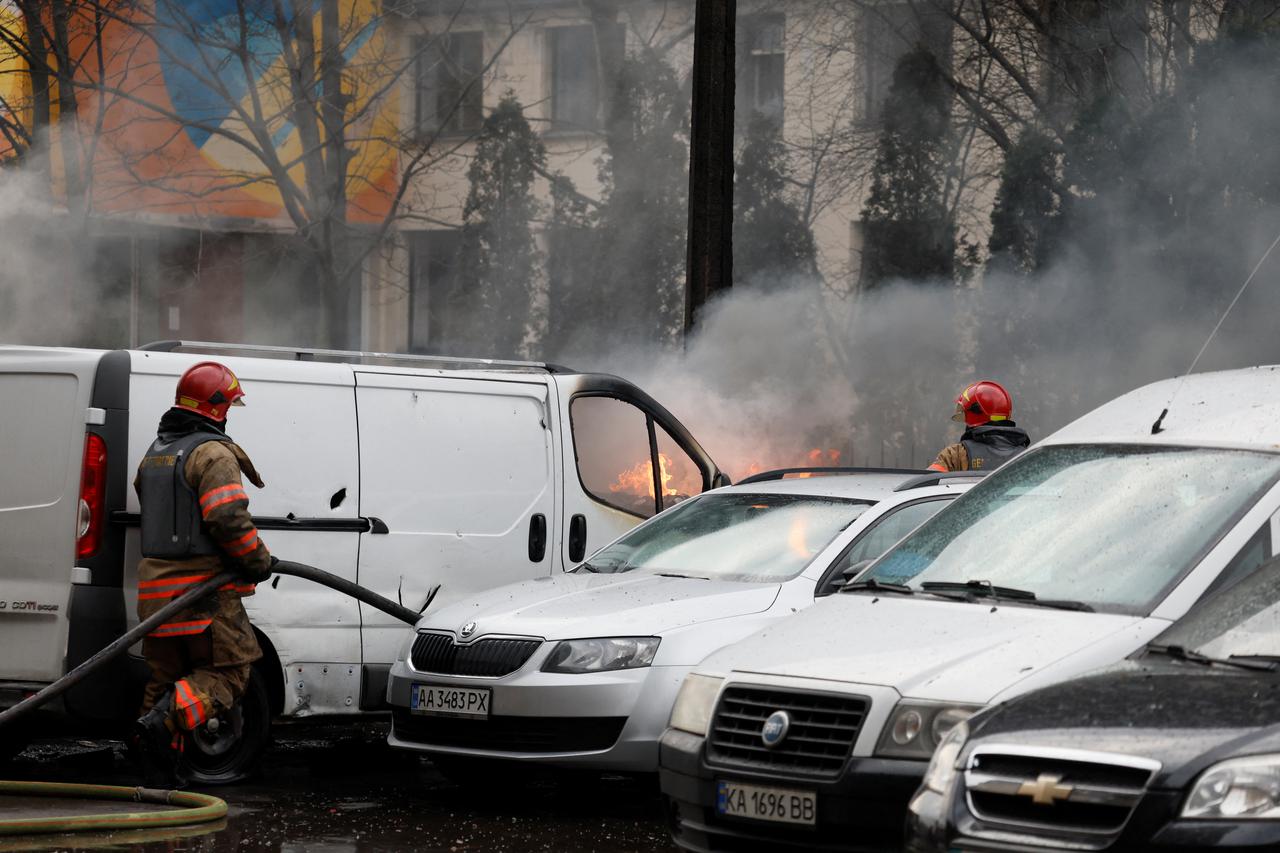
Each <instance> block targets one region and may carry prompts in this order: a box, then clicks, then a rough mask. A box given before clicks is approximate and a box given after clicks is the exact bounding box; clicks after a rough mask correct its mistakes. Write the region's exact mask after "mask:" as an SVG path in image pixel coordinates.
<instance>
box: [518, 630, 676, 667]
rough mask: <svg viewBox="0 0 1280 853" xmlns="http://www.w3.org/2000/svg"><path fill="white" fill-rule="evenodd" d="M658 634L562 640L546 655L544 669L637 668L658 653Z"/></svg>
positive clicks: (644, 664) (646, 664) (649, 661)
mask: <svg viewBox="0 0 1280 853" xmlns="http://www.w3.org/2000/svg"><path fill="white" fill-rule="evenodd" d="M659 642H660V640H659V638H657V637H598V638H594V639H589V640H564V641H563V642H560V643H557V644H556V647H555V648H554V649H552V650H551V654H549V655H547V662H546V663H544V664H543V665H542V671H543V672H568V673H583V672H610V671H612V670H616V669H637V668H639V667H642V666H648V665H649V664H651V663H653V656H654V655H656V654H657V653H658V643H659Z"/></svg>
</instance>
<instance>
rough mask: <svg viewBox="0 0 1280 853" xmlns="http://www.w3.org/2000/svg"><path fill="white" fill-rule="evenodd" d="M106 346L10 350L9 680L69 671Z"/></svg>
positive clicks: (5, 535)
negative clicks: (72, 607) (96, 390)
mask: <svg viewBox="0 0 1280 853" xmlns="http://www.w3.org/2000/svg"><path fill="white" fill-rule="evenodd" d="M101 357H102V353H101V352H93V351H89V350H59V349H19V348H0V397H2V398H3V399H4V400H6V401H7V402H6V404H5V405H3V406H0V440H3V442H4V447H5V449H6V450H5V454H4V466H5V470H4V473H3V475H0V542H3V543H4V549H3V553H0V579H2V581H3V585H2V586H0V637H2V638H3V640H4V642H3V651H0V679H4V680H9V681H31V682H48V681H53V680H55V679H57V678H58V677H59V676H61V675H62V672H63V667H64V664H65V656H66V650H67V627H68V619H67V609H68V603H69V601H70V595H71V581H72V575H73V572H72V569H73V568H74V567H75V564H76V536H77V532H76V530H77V527H76V525H77V516H78V508H79V502H80V476H81V466H82V464H83V461H84V455H85V424H86V422H88V421H89V420H91V419H92V418H93V414H92V413H91V412H90V410H89V402H90V395H91V394H92V391H93V378H94V372H95V370H96V369H97V365H98V361H99V359H100V358H101Z"/></svg>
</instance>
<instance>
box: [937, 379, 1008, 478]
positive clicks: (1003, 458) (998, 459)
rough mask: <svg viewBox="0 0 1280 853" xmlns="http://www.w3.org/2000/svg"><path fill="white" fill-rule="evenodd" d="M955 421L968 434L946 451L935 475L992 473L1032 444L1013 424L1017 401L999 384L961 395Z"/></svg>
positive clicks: (986, 382)
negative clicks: (973, 472)
mask: <svg viewBox="0 0 1280 853" xmlns="http://www.w3.org/2000/svg"><path fill="white" fill-rule="evenodd" d="M951 419H952V420H953V421H962V422H963V423H964V425H965V430H964V434H963V435H962V436H960V441H959V442H957V443H956V444H952V445H948V446H947V447H944V448H942V451H941V452H940V453H939V454H938V458H937V459H935V460H933V464H932V465H930V466H929V470H931V471H991V470H993V469H995V468H999V467H1000V466H1001V465H1003V464H1004V463H1006V462H1008V461H1009V460H1010V459H1012V458H1013V457H1015V456H1017V455H1018V454H1019V453H1021V452H1022V451H1023V450H1025V449H1026V448H1027V445H1029V444H1031V438H1030V437H1029V436H1028V435H1027V432H1026V430H1024V429H1022V428H1020V427H1019V426H1018V425H1017V424H1016V423H1014V422H1013V398H1012V397H1010V396H1009V392H1008V391H1006V390H1004V388H1003V387H1002V386H1001V385H1000V383H998V382H992V381H990V380H987V379H984V380H982V381H980V382H975V383H973V384H972V385H970V386H968V387H967V388H965V389H964V390H963V391H961V392H960V394H959V396H957V397H956V413H955V414H954V415H952V416H951Z"/></svg>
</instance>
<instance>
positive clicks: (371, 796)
mask: <svg viewBox="0 0 1280 853" xmlns="http://www.w3.org/2000/svg"><path fill="white" fill-rule="evenodd" d="M385 736H386V727H385V726H384V725H380V724H376V723H368V722H363V721H361V722H353V723H349V724H343V725H335V724H326V725H323V726H316V725H309V724H295V725H285V726H281V727H279V730H278V732H277V735H276V742H275V744H274V746H273V747H272V749H271V752H270V754H269V755H268V757H267V760H266V761H265V762H264V764H263V768H262V772H261V774H260V776H259V777H257V778H255V779H253V780H250V781H248V782H246V783H244V784H240V785H234V786H229V787H225V788H215V789H208V793H212V794H215V795H217V796H220V797H222V798H223V799H225V800H226V801H227V803H228V806H229V808H230V810H229V814H228V816H227V818H226V820H225V821H222V822H220V823H218V824H212V825H208V826H205V827H196V828H191V829H188V830H154V831H144V832H139V833H114V834H110V835H106V834H102V835H79V836H59V837H43V838H36V837H29V838H8V839H3V838H0V851H4V850H36V849H40V850H43V849H60V850H102V849H114V850H134V851H165V853H170V851H176V850H181V851H223V850H227V851H229V850H238V851H239V850H250V851H258V850H262V851H278V852H279V853H301V851H315V853H347V852H348V851H352V853H354V851H361V853H364V851H384V850H385V851H392V850H395V851H399V850H420V851H444V853H464V851H465V853H481V852H482V851H484V852H485V853H487V851H495V853H496V851H504V852H505V853H525V852H526V851H544V850H555V851H663V853H666V851H673V850H674V849H675V848H674V847H672V846H671V844H670V842H669V841H668V840H667V835H666V832H665V830H664V829H663V825H662V821H661V818H660V811H659V800H658V795H657V782H656V780H655V779H653V778H626V777H605V778H603V779H601V778H599V777H594V778H592V777H582V778H578V777H567V778H566V777H560V776H552V777H549V778H535V779H532V780H529V779H524V780H512V779H509V778H494V779H492V782H491V784H487V785H485V786H483V787H481V788H463V787H459V786H457V785H454V784H452V783H451V782H449V781H448V780H446V779H445V778H444V777H443V776H441V775H440V774H439V773H438V772H436V771H435V769H434V768H432V766H431V765H430V763H429V762H426V761H424V760H421V759H419V758H417V757H416V756H412V755H406V754H401V753H398V752H395V751H393V750H391V749H389V748H388V747H387V746H386V743H385V741H384V738H385ZM3 776H4V777H6V778H12V779H34V780H42V781H78V782H95V783H101V784H109V785H132V784H135V782H134V779H133V777H132V775H131V768H130V765H129V763H128V761H127V760H126V759H125V757H124V752H123V745H122V744H121V743H120V742H118V741H110V740H75V739H66V738H63V739H45V740H41V741H37V742H35V743H34V744H33V745H32V746H31V747H29V748H28V749H27V751H26V752H24V753H22V755H20V756H19V757H18V758H17V759H16V760H15V761H13V762H12V763H11V764H9V765H8V767H7V768H6V769H5V771H3Z"/></svg>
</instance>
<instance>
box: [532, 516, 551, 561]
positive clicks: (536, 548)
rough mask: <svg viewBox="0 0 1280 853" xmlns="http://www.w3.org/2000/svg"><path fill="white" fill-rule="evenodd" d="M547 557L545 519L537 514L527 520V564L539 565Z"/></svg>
mask: <svg viewBox="0 0 1280 853" xmlns="http://www.w3.org/2000/svg"><path fill="white" fill-rule="evenodd" d="M546 555H547V517H546V516H545V515H543V514H542V513H537V514H536V515H534V517H533V518H531V519H529V562H531V563H541V562H542V558H543V557H545V556H546Z"/></svg>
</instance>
